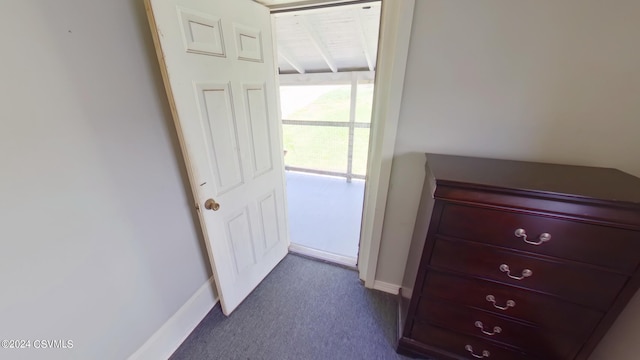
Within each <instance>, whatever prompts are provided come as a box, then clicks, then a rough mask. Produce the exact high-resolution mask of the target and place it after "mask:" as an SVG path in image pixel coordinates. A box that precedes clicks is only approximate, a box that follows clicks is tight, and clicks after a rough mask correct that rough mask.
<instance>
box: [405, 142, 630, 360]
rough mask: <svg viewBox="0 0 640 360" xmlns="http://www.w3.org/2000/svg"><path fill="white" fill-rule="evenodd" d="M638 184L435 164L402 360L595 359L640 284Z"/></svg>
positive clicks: (412, 266) (613, 177) (545, 170)
mask: <svg viewBox="0 0 640 360" xmlns="http://www.w3.org/2000/svg"><path fill="white" fill-rule="evenodd" d="M639 262H640V179H638V178H636V177H634V176H631V175H629V174H626V173H623V172H621V171H618V170H614V169H604V168H593V167H581V166H565V165H554V164H542V163H530V162H519V161H505V160H492V159H481V158H471V157H459V156H449V155H435V154H427V172H426V178H425V183H424V188H423V194H422V200H421V204H420V209H419V212H418V218H417V220H416V226H415V229H414V236H413V240H412V244H411V250H410V254H409V259H408V261H407V266H406V270H405V277H404V281H403V286H402V289H401V296H400V321H399V324H400V329H399V337H400V339H399V341H398V352H399V353H403V354H407V355H418V356H426V357H428V358H433V359H477V358H484V359H540V360H554V359H587V358H588V357H589V354H590V353H591V352H592V351H593V349H594V348H595V346H596V345H597V344H598V342H599V341H600V339H601V338H602V337H603V335H604V334H605V333H606V331H607V329H609V327H610V326H611V324H612V323H613V322H614V320H615V318H616V317H617V316H618V314H620V312H621V311H622V309H623V308H624V306H625V305H626V304H627V302H628V301H629V300H630V298H631V297H632V296H633V295H634V293H635V292H636V290H637V289H638V286H639V285H640V273H639V271H638V264H639Z"/></svg>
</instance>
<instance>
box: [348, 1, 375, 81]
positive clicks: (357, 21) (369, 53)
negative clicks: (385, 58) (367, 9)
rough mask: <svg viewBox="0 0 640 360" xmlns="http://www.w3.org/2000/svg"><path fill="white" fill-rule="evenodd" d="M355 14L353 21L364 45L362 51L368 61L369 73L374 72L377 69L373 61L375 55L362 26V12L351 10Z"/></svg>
mask: <svg viewBox="0 0 640 360" xmlns="http://www.w3.org/2000/svg"><path fill="white" fill-rule="evenodd" d="M351 13H352V14H353V19H354V20H355V24H356V28H357V29H356V31H357V32H358V35H359V37H360V44H361V45H362V51H363V52H364V57H365V58H366V59H367V66H368V67H369V71H374V70H375V69H376V64H375V63H374V60H373V53H372V51H371V48H370V47H369V42H368V41H367V35H366V32H365V30H364V26H363V25H362V18H361V17H360V12H359V11H358V10H357V9H354V10H351Z"/></svg>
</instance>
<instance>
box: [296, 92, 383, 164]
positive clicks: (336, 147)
mask: <svg viewBox="0 0 640 360" xmlns="http://www.w3.org/2000/svg"><path fill="white" fill-rule="evenodd" d="M372 96H373V86H372V85H371V86H362V85H361V86H360V87H359V88H358V100H357V102H356V122H370V118H371V100H372ZM349 101H350V87H349V86H345V87H339V88H336V89H334V90H332V91H330V92H327V93H325V94H323V95H321V96H319V97H318V98H317V99H315V100H314V101H313V102H311V103H310V104H309V105H307V106H306V107H304V108H303V109H300V110H298V111H296V112H294V113H293V114H291V115H290V116H288V120H319V121H349ZM283 135H284V136H283V137H284V149H285V150H287V155H286V156H285V163H286V164H287V165H288V166H294V167H301V168H307V169H318V170H325V171H336V172H346V171H347V147H348V141H349V129H348V128H346V127H323V126H307V125H284V126H283ZM353 145H354V146H353V164H352V166H353V173H354V174H359V175H364V174H365V173H366V165H367V152H368V148H369V129H366V128H356V129H355V131H354V140H353Z"/></svg>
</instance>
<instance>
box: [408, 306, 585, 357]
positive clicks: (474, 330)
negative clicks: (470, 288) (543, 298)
mask: <svg viewBox="0 0 640 360" xmlns="http://www.w3.org/2000/svg"><path fill="white" fill-rule="evenodd" d="M416 314H417V315H416V316H417V318H418V319H420V320H424V321H426V322H428V323H431V324H434V325H437V326H440V327H443V328H449V329H452V330H454V331H456V332H459V333H463V334H467V335H472V336H475V337H480V338H484V339H485V340H488V341H496V342H500V343H502V344H505V345H511V346H514V347H517V348H519V349H521V350H522V351H524V352H525V353H529V354H535V355H536V356H538V357H540V358H541V359H548V360H563V359H570V358H572V357H573V355H575V353H576V352H577V351H578V349H579V347H580V345H581V344H582V341H584V338H585V336H582V337H579V338H576V337H575V336H573V337H572V336H567V333H566V332H565V331H560V330H555V331H554V330H553V329H545V328H540V327H536V326H532V325H529V324H525V323H522V322H517V321H514V320H509V319H507V318H504V317H500V316H496V315H494V314H491V313H488V312H486V311H482V310H478V309H474V308H470V307H466V306H460V305H452V303H451V302H449V301H447V300H438V299H435V298H429V297H423V298H421V299H420V303H419V305H418V310H417V313H416Z"/></svg>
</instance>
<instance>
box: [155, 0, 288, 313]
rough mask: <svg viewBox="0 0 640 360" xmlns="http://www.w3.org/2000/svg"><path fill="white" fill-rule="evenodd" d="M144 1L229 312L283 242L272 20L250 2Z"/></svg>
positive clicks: (282, 251) (283, 249)
mask: <svg viewBox="0 0 640 360" xmlns="http://www.w3.org/2000/svg"><path fill="white" fill-rule="evenodd" d="M146 6H147V13H148V16H149V21H150V23H151V28H152V32H153V34H154V41H155V45H156V50H157V53H158V58H159V61H160V68H161V71H162V75H163V78H164V83H165V88H166V90H167V94H168V98H169V103H170V105H171V109H172V112H173V117H174V120H175V123H176V128H177V130H178V134H179V137H180V143H181V146H182V151H183V154H184V157H185V161H186V163H187V168H188V171H189V178H190V182H191V187H192V189H193V192H194V197H195V200H196V203H197V204H198V209H199V216H200V222H201V224H202V229H203V232H204V237H205V239H206V243H207V250H208V252H209V259H210V260H211V265H212V268H213V274H214V278H215V282H216V286H217V290H218V294H219V296H220V303H221V305H222V311H223V312H224V313H225V314H227V315H228V314H229V313H231V312H232V311H233V310H234V309H235V308H236V307H237V306H238V305H239V304H240V303H241V302H242V300H244V299H245V298H246V297H247V295H249V293H250V292H251V291H252V290H253V289H254V288H255V287H256V286H257V285H258V284H259V283H260V282H261V281H262V280H263V279H264V277H265V276H266V275H267V274H268V273H269V272H270V271H271V270H272V269H273V268H274V267H275V266H276V265H277V264H278V262H280V260H282V259H283V258H284V256H285V255H286V254H287V248H288V245H289V238H288V230H287V226H286V218H285V216H286V215H285V214H286V211H285V195H284V167H283V164H282V162H283V160H282V141H281V134H280V126H279V119H278V110H277V98H276V84H275V81H276V67H275V60H274V56H273V46H272V39H271V18H270V15H269V11H268V9H267V8H266V7H264V6H262V5H259V4H257V3H254V2H252V1H250V0H233V1H230V0H146Z"/></svg>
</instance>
